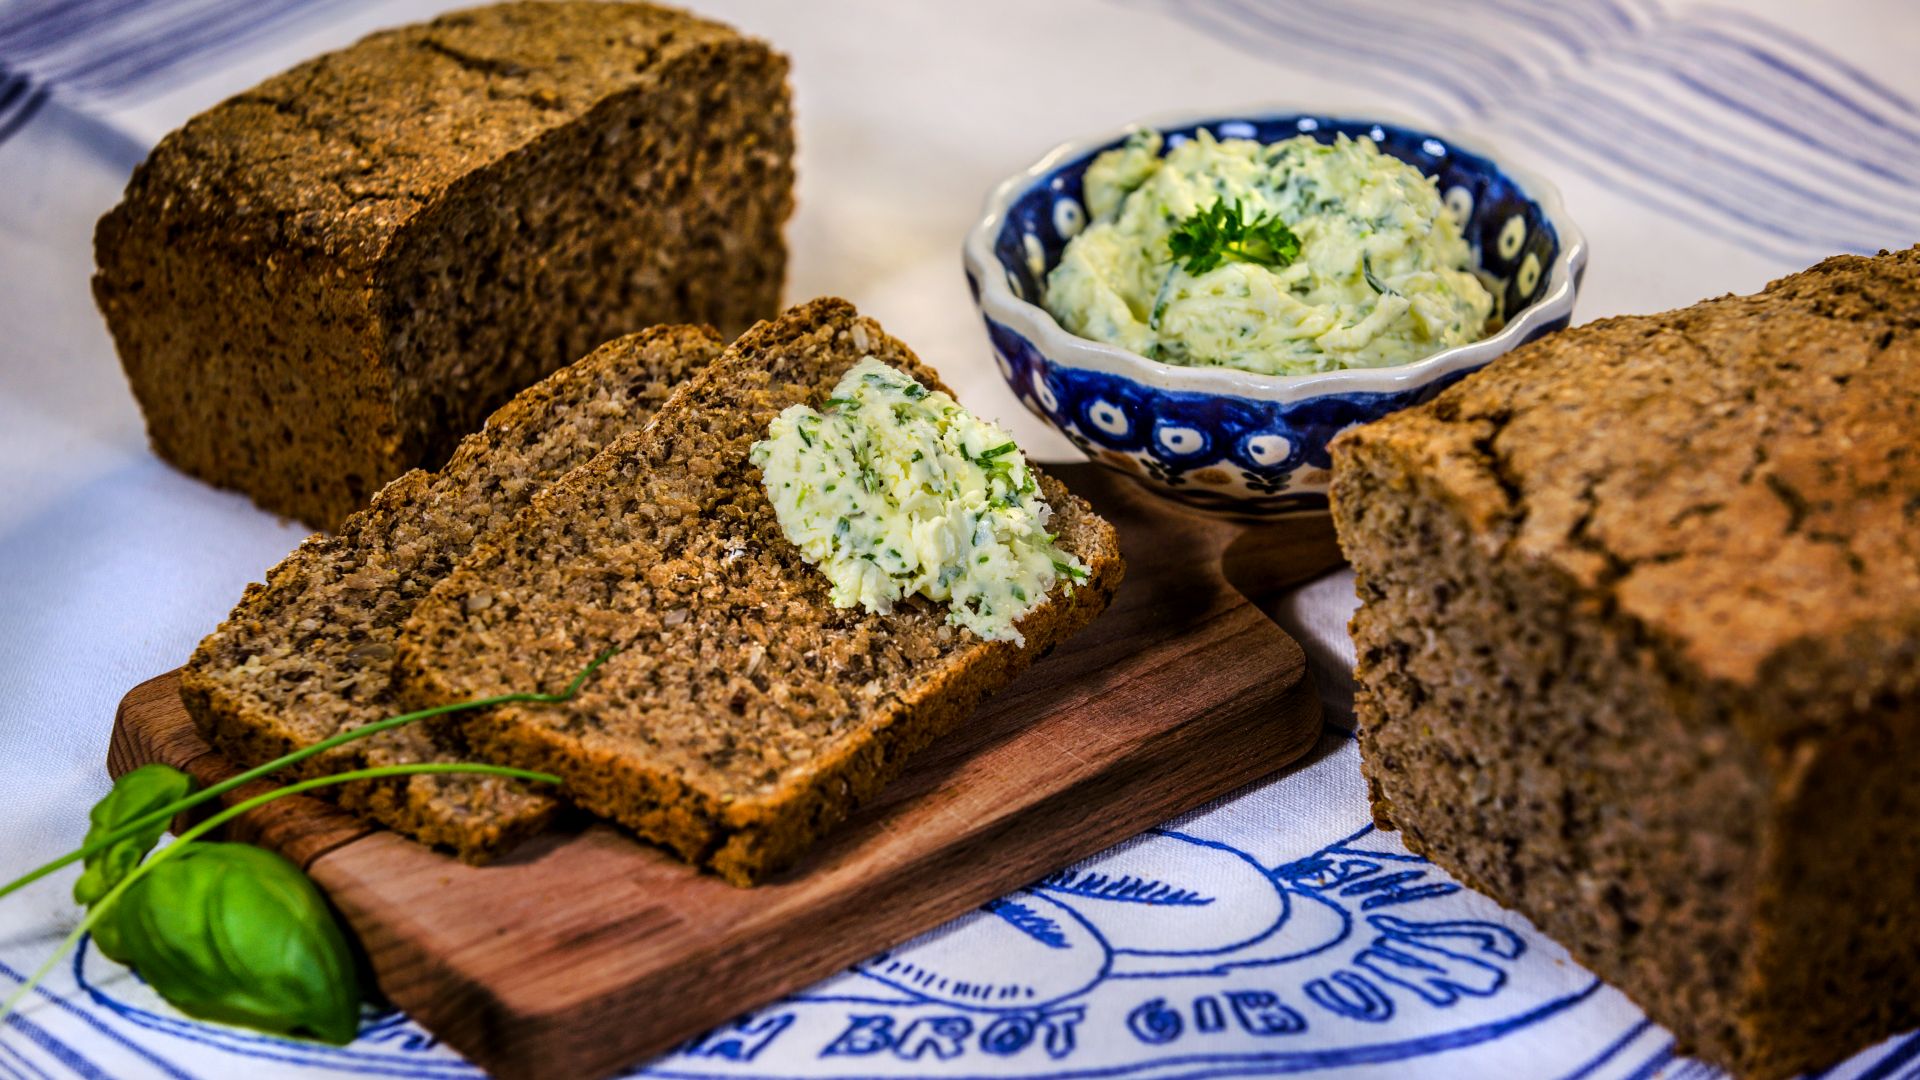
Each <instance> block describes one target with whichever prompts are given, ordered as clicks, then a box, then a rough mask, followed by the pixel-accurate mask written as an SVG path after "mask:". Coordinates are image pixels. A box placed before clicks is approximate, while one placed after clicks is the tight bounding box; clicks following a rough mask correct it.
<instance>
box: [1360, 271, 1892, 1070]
mask: <svg viewBox="0 0 1920 1080" xmlns="http://www.w3.org/2000/svg"><path fill="white" fill-rule="evenodd" d="M1916 432H1920V249H1914V250H1909V251H1903V252H1898V253H1894V254H1887V253H1882V254H1881V255H1880V256H1879V257H1877V258H1861V257H1854V256H1843V257H1839V258H1833V259H1828V260H1827V261H1825V262H1823V263H1821V264H1820V265H1818V266H1815V267H1813V268H1812V269H1810V270H1807V271H1805V272H1803V273H1800V274H1795V275H1793V276H1791V277H1788V278H1784V279H1782V280H1780V281H1777V282H1775V283H1773V284H1772V285H1771V286H1769V287H1768V288H1767V290H1766V291H1765V292H1763V293H1760V294H1758V295H1755V296H1728V297H1723V298H1720V299H1715V300H1709V301H1705V302H1703V303H1700V304H1697V305H1695V306H1693V307H1691V308H1687V309H1685V310H1682V311H1675V312H1669V313H1667V314H1664V315H1654V316H1647V317H1636V318H1620V319H1606V320H1603V321H1600V322H1597V323H1593V324H1591V325H1588V326H1584V327H1581V328H1579V329H1576V330H1571V331H1567V332H1564V333H1560V334H1556V335H1554V336H1552V337H1549V338H1546V339H1544V340H1542V341H1539V342H1537V343H1535V344H1533V345H1530V346H1528V347H1526V348H1523V349H1520V350H1517V351H1516V352H1514V353H1512V354H1511V355H1509V356H1506V357H1503V358H1501V359H1499V360H1497V361H1495V362H1494V363H1493V364H1491V365H1490V366H1488V367H1487V368H1486V369H1485V370H1484V371H1483V372H1481V373H1480V374H1478V375H1475V376H1473V377H1471V378H1469V379H1467V380H1465V381H1464V382H1463V383H1461V384H1460V385H1459V386H1457V387H1454V388H1452V389H1450V390H1448V391H1447V392H1446V393H1444V394H1442V395H1440V396H1439V397H1438V398H1437V399H1435V400H1434V401H1433V402H1432V403H1430V404H1428V405H1426V406H1423V407H1421V408H1418V409H1414V410H1411V411H1409V412H1404V413H1400V414H1396V415H1394V416H1392V417H1389V418H1387V419H1385V420H1383V421H1380V422H1378V423H1375V424H1370V425H1367V426H1365V427H1362V428H1358V429H1355V430H1353V431H1350V432H1347V433H1345V434H1343V435H1342V436H1341V437H1340V438H1339V439H1338V440H1336V442H1335V443H1334V447H1333V457H1334V479H1333V496H1332V498H1333V510H1334V519H1335V522H1336V524H1337V526H1338V528H1339V532H1340V539H1341V543H1342V546H1343V547H1344V548H1345V550H1346V552H1347V554H1348V556H1349V557H1350V558H1351V559H1352V561H1353V564H1354V568H1355V572H1356V576H1357V578H1358V582H1359V592H1360V598H1361V608H1360V610H1359V613H1358V614H1356V615H1355V616H1354V619H1353V624H1352V630H1353V638H1354V644H1355V647H1356V649H1357V652H1358V663H1357V669H1356V676H1357V680H1358V683H1359V696H1358V702H1357V708H1358V715H1359V721H1360V725H1361V735H1360V739H1361V750H1362V753H1363V755H1364V763H1365V771H1366V775H1367V777H1368V780H1369V782H1370V784H1371V787H1372V794H1373V802H1374V813H1375V816H1376V818H1377V819H1378V821H1379V822H1380V823H1381V824H1382V825H1385V826H1389V827H1398V828H1399V829H1400V830H1401V831H1402V833H1403V834H1404V836H1405V838H1406V842H1407V844H1408V846H1409V847H1411V848H1413V849H1414V850H1416V851H1419V852H1422V853H1425V854H1427V855H1428V856H1430V857H1431V858H1432V859H1433V860H1434V861H1435V862H1437V863H1439V864H1440V865H1441V866H1443V867H1445V868H1446V869H1447V870H1449V871H1451V872H1452V873H1454V874H1456V875H1457V876H1459V877H1460V878H1462V879H1463V880H1465V881H1467V882H1469V883H1470V884H1472V885H1473V886H1474V887H1476V888H1478V889H1481V890H1482V891H1484V892H1486V893H1488V894H1490V895H1492V896H1493V897H1495V898H1496V899H1498V900H1500V901H1501V902H1503V903H1505V904H1508V905H1510V906H1512V907H1513V908H1516V909H1517V910H1519V911H1521V912H1522V913H1524V914H1526V915H1527V916H1528V917H1530V918H1531V919H1533V921H1534V922H1535V923H1536V924H1538V925H1539V926H1540V927H1541V928H1542V929H1543V930H1545V931H1547V932H1548V933H1550V934H1552V935H1553V936H1554V937H1555V938H1556V939H1558V940H1559V941H1561V942H1562V943H1563V944H1565V945H1566V946H1567V947H1568V948H1569V949H1570V950H1571V951H1572V953H1573V955H1574V956H1575V957H1576V958H1577V959H1579V960H1580V961H1581V962H1582V963H1584V964H1586V965H1587V966H1588V967H1589V968H1591V969H1592V970H1594V971H1595V972H1596V973H1598V974H1600V975H1601V976H1603V977H1604V978H1606V979H1607V980H1608V981H1610V982H1612V983H1614V984H1616V985H1617V986H1619V987H1620V988H1621V989H1622V990H1624V991H1626V992H1627V993H1628V994H1629V995H1630V996H1632V997H1633V998H1634V1000H1635V1001H1637V1002H1639V1003H1640V1005H1642V1006H1643V1007H1644V1008H1645V1009H1646V1010H1647V1012H1648V1014H1649V1015H1650V1016H1652V1017H1653V1019H1655V1020H1656V1021H1658V1022H1660V1023H1662V1024H1664V1025H1666V1026H1667V1027H1669V1028H1671V1029H1672V1030H1673V1031H1674V1032H1675V1034H1676V1035H1678V1037H1679V1040H1680V1044H1681V1046H1680V1048H1681V1049H1682V1050H1683V1051H1687V1052H1695V1053H1698V1054H1700V1055H1703V1056H1705V1057H1706V1058H1708V1059H1709V1060H1711V1061H1714V1062H1717V1063H1719V1064H1721V1065H1723V1066H1725V1067H1727V1068H1729V1069H1731V1070H1732V1071H1734V1072H1735V1073H1737V1074H1740V1075H1743V1076H1749V1077H1786V1076H1791V1075H1794V1074H1796V1073H1799V1072H1800V1071H1802V1070H1804V1069H1810V1068H1816V1067H1821V1066H1824V1065H1827V1064H1830V1063H1832V1062H1834V1061H1836V1060H1838V1059H1840V1058H1842V1057H1844V1056H1846V1055H1848V1054H1849V1053H1851V1052H1853V1051H1856V1050H1859V1049H1861V1048H1863V1047H1865V1046H1867V1045H1868V1044H1870V1043H1872V1042H1873V1041H1875V1040H1877V1039H1880V1038H1882V1037H1884V1036H1886V1035H1888V1034H1889V1033H1892V1032H1896V1031H1901V1030H1905V1029H1907V1028H1911V1027H1913V1026H1915V1025H1916V1024H1920V947H1916V942H1920V873H1916V871H1915V866H1916V863H1915V860H1916V859H1920V787H1916V785H1915V784H1914V783H1913V782H1912V777H1911V769H1912V764H1913V762H1915V761H1920V438H1917V437H1916V434H1915V433H1916Z"/></svg>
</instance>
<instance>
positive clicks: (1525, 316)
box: [962, 107, 1587, 404]
mask: <svg viewBox="0 0 1920 1080" xmlns="http://www.w3.org/2000/svg"><path fill="white" fill-rule="evenodd" d="M1289 118H1312V119H1319V120H1331V121H1334V122H1336V123H1341V124H1353V125H1360V124H1369V125H1382V124H1385V125H1391V126H1393V127H1397V128H1401V129H1402V130H1405V131H1410V132H1413V133H1415V134H1418V135H1423V136H1426V137H1429V138H1433V139H1438V140H1440V141H1441V142H1443V143H1445V144H1446V145H1447V146H1448V147H1450V148H1451V147H1457V148H1459V149H1461V150H1464V151H1466V152H1467V153H1469V154H1473V155H1476V156H1478V157H1481V158H1484V159H1486V160H1487V161H1490V162H1492V163H1493V164H1494V165H1495V166H1497V167H1498V168H1499V170H1500V171H1501V172H1502V173H1504V174H1506V176H1507V178H1508V179H1510V180H1512V181H1513V182H1514V183H1515V184H1516V185H1517V186H1518V187H1519V188H1520V190H1521V191H1522V192H1524V193H1525V194H1526V196H1527V198H1528V199H1531V200H1532V201H1533V202H1534V203H1535V204H1536V205H1537V206H1539V208H1540V212H1541V214H1542V216H1543V217H1544V218H1545V219H1546V221H1547V222H1548V223H1549V224H1551V225H1552V226H1553V229H1554V233H1555V235H1556V236H1557V237H1558V239H1559V242H1560V251H1559V253H1558V254H1557V255H1555V257H1554V260H1553V264H1552V266H1551V267H1549V269H1548V277H1547V289H1546V292H1545V293H1544V294H1543V295H1542V296H1541V297H1540V299H1538V300H1536V301H1534V302H1533V303H1531V304H1529V305H1527V307H1526V309H1525V310H1523V311H1521V312H1520V315H1519V317H1518V318H1515V319H1514V320H1512V321H1511V322H1508V323H1507V324H1506V325H1505V326H1503V327H1501V328H1500V330H1499V331H1498V332H1497V333H1494V334H1492V335H1490V336H1488V337H1484V338H1481V339H1480V340H1478V341H1473V342H1469V343H1467V344H1465V345H1456V346H1454V347H1452V348H1450V349H1442V350H1440V351H1439V352H1437V353H1434V354H1433V355H1431V356H1428V357H1425V358H1423V359H1420V360H1416V361H1414V362H1413V363H1410V364H1398V365H1394V366H1390V367H1377V368H1341V369H1338V370H1334V371H1317V372H1312V373H1310V374H1304V375H1261V374H1257V373H1254V372H1250V371H1241V370H1238V369H1236V368H1225V367H1187V366H1183V365H1178V364H1167V363H1162V362H1161V361H1158V360H1149V359H1147V358H1146V357H1144V356H1141V355H1140V354H1139V353H1136V352H1133V351H1131V350H1129V349H1123V348H1121V347H1120V346H1118V345H1109V344H1107V343H1106V342H1102V341H1094V340H1092V339H1090V338H1083V337H1080V336H1079V335H1077V334H1074V333H1072V332H1070V331H1068V330H1067V328H1066V327H1063V326H1061V325H1060V323H1059V322H1058V321H1057V320H1055V319H1054V317H1053V314H1052V313H1051V312H1049V311H1047V310H1046V309H1045V308H1043V307H1041V306H1040V305H1038V304H1035V303H1033V302H1032V301H1029V300H1023V299H1021V298H1020V297H1017V296H1015V295H1014V294H1013V290H1012V288H1010V287H1009V286H1008V284H1007V273H1006V269H1005V268H1004V267H1003V266H1001V265H1000V261H999V259H997V258H996V257H995V256H994V254H993V245H994V240H995V239H996V238H997V237H998V235H999V233H1000V228H1001V225H1002V223H1003V222H1004V221H1005V219H1006V215H1007V209H1008V208H1009V207H1010V206H1012V205H1013V203H1014V201H1015V200H1016V199H1018V198H1019V197H1020V196H1021V195H1024V194H1026V193H1027V191H1029V190H1031V189H1032V188H1033V187H1034V186H1035V185H1036V184H1037V183H1039V182H1041V181H1042V180H1043V179H1044V178H1045V177H1046V176H1047V174H1048V173H1051V172H1053V171H1054V170H1055V169H1057V168H1059V167H1060V165H1061V164H1063V163H1064V162H1067V161H1071V160H1073V159H1075V158H1077V157H1080V156H1081V155H1083V154H1086V153H1087V152H1089V151H1091V150H1093V149H1095V148H1097V147H1101V146H1105V145H1107V144H1108V143H1111V142H1114V141H1116V140H1118V139H1121V138H1124V137H1126V136H1127V135H1128V134H1129V133H1131V132H1133V131H1136V130H1139V129H1142V128H1153V129H1155V130H1160V131H1164V130H1167V129H1169V128H1184V127H1198V126H1205V127H1215V126H1218V125H1220V124H1224V123H1233V122H1235V121H1242V122H1246V121H1256V122H1257V121H1272V120H1286V119H1289ZM962 254H963V260H964V262H965V263H966V267H967V269H968V270H969V271H970V272H971V273H972V274H973V279H974V281H975V283H976V284H977V286H978V288H979V290H980V293H979V304H980V310H981V312H982V313H983V314H985V315H986V316H987V317H989V318H991V319H992V320H994V321H995V322H998V323H1001V324H1002V325H1004V326H1007V327H1008V328H1010V329H1012V330H1015V331H1017V332H1019V333H1020V334H1022V335H1023V336H1025V337H1026V338H1027V339H1028V340H1029V341H1031V342H1033V343H1034V345H1035V346H1036V347H1037V348H1039V350H1040V352H1041V354H1042V355H1043V356H1045V357H1046V358H1047V359H1048V360H1049V361H1051V362H1053V363H1055V364H1065V365H1067V366H1070V367H1077V368H1087V369H1090V370H1093V371H1099V372H1105V373H1107V374H1109V375H1119V376H1123V377H1126V378H1130V379H1133V380H1135V381H1136V382H1141V383H1144V384H1146V385H1149V386H1153V387H1157V388H1159V389H1163V390H1172V391H1178V392H1185V393H1196V394H1215V395H1231V396H1235V397H1244V398H1252V399H1255V400H1261V401H1270V402H1275V403H1278V404H1289V403H1292V402H1296V401H1302V400H1305V399H1307V398H1311V397H1317V396H1319V395H1322V394H1329V393H1394V392H1397V391H1403V390H1408V389H1412V388H1414V387H1418V386H1421V385H1424V384H1426V383H1428V382H1431V381H1432V380H1434V379H1436V378H1439V377H1441V376H1444V375H1449V374H1452V373H1453V372H1456V371H1460V370H1462V369H1467V368H1474V367H1478V366H1480V365H1482V364H1485V363H1486V362H1488V361H1489V360H1492V359H1493V358H1494V357H1496V356H1499V355H1500V354H1502V353H1505V352H1508V351H1510V350H1511V349H1513V348H1514V346H1516V345H1518V344H1520V343H1521V342H1522V341H1525V340H1526V339H1527V338H1528V337H1530V336H1531V335H1532V334H1533V333H1534V332H1535V331H1536V329H1537V328H1539V327H1540V326H1542V325H1543V324H1546V323H1549V322H1552V321H1553V320H1555V319H1561V318H1567V317H1570V316H1571V315H1572V314H1573V301H1574V292H1575V289H1576V281H1575V279H1576V278H1577V277H1578V276H1579V273H1580V270H1581V268H1582V267H1584V266H1585V265H1586V261H1587V241H1586V237H1585V235H1584V234H1582V233H1581V231H1580V229H1579V228H1578V227H1577V226H1576V225H1574V223H1573V221H1572V219H1570V218H1569V217H1568V216H1567V211H1566V206H1565V204H1564V203H1563V202H1562V201H1561V198H1560V189H1559V188H1557V187H1555V186H1554V185H1553V182H1552V181H1550V180H1547V179H1546V178H1545V177H1542V176H1540V175H1538V174H1536V173H1533V172H1531V171H1529V170H1526V169H1521V168H1515V167H1513V166H1510V165H1508V164H1507V163H1506V162H1505V161H1503V160H1502V159H1501V158H1500V157H1499V156H1498V155H1497V154H1496V153H1494V152H1492V151H1491V150H1489V149H1487V148H1486V147H1484V146H1482V145H1481V144H1479V143H1478V142H1476V141H1474V140H1472V139H1464V138H1459V137H1456V136H1454V135H1450V134H1447V133H1445V132H1437V131H1430V130H1428V129H1427V128H1426V126H1425V125H1423V124H1420V123H1418V122H1417V121H1413V120H1409V119H1405V118H1402V117H1398V116H1394V115H1393V114H1391V113H1379V114H1372V115H1368V116H1340V115H1336V114H1333V113H1320V112H1312V111H1306V110H1303V109H1299V108H1290V107H1261V108H1255V109H1247V110H1243V111H1239V112H1232V113H1226V114H1218V113H1202V114H1194V113H1181V114H1177V115H1167V116H1156V117H1150V118H1147V119H1144V120H1138V121H1135V122H1134V123H1131V124H1128V125H1127V126H1125V127H1123V128H1120V129H1118V130H1116V131H1109V132H1105V133H1103V134H1099V135H1090V136H1087V137H1084V138H1079V139H1073V140H1071V141H1068V142H1064V143H1061V144H1059V145H1058V146H1055V147H1054V148H1053V149H1052V150H1049V151H1048V152H1047V153H1046V155H1045V156H1043V157H1041V158H1040V160H1038V161H1036V162H1034V163H1033V164H1032V165H1029V166H1028V167H1027V168H1025V169H1023V170H1022V171H1020V172H1018V173H1016V174H1014V175H1013V176H1010V177H1008V178H1007V179H1005V180H1002V181H1001V182H1000V183H999V184H997V185H995V186H994V189H993V191H992V192H991V193H990V194H988V196H987V200H986V205H985V208H984V211H983V213H982V215H981V218H980V221H979V222H978V223H977V224H976V225H974V227H973V229H972V230H970V231H969V232H968V233H967V239H966V244H965V247H964V248H963V252H962Z"/></svg>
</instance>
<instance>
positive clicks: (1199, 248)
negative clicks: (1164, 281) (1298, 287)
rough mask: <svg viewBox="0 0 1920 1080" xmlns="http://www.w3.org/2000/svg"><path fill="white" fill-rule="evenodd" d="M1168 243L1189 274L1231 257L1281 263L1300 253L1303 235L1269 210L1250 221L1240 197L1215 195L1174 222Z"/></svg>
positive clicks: (1245, 261)
mask: <svg viewBox="0 0 1920 1080" xmlns="http://www.w3.org/2000/svg"><path fill="white" fill-rule="evenodd" d="M1167 246H1168V247H1169V248H1171V249H1172V251H1173V261H1175V262H1184V263H1185V264H1186V269H1187V273H1189V274H1204V273H1206V272H1207V271H1209V270H1212V269H1213V268H1214V267H1217V266H1219V265H1220V264H1221V263H1223V262H1227V261H1229V260H1231V261H1233V262H1244V263H1253V264H1255V265H1258V266H1274V267H1280V266H1287V265H1289V264H1290V263H1292V262H1293V260H1295V259H1297V258H1299V257H1300V238H1299V237H1297V236H1295V235H1293V230H1292V229H1289V228H1287V224H1286V222H1284V221H1281V220H1280V219H1279V218H1277V217H1274V216H1273V215H1271V214H1267V213H1262V214H1260V215H1259V216H1257V217H1255V218H1254V219H1253V220H1251V221H1249V220H1247V218H1246V216H1245V214H1244V213H1243V212H1242V211H1241V208H1240V200H1239V199H1234V200H1233V201H1231V202H1229V201H1227V200H1226V199H1215V200H1214V203H1213V205H1212V206H1209V207H1207V208H1206V209H1205V210H1201V211H1198V212H1196V213H1194V214H1192V215H1190V216H1189V217H1188V218H1187V219H1186V220H1185V221H1182V222H1181V223H1180V224H1178V225H1176V226H1174V229H1173V233H1172V235H1170V236H1168V237H1167Z"/></svg>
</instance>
